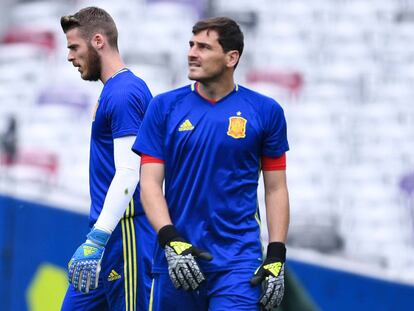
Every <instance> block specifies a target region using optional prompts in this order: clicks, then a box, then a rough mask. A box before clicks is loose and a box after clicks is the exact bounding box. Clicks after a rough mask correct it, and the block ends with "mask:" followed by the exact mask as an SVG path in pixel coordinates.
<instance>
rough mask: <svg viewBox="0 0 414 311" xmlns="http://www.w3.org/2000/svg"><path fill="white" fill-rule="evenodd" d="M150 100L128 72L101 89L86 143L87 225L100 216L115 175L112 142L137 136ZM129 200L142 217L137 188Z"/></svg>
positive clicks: (120, 72) (144, 88) (142, 83)
mask: <svg viewBox="0 0 414 311" xmlns="http://www.w3.org/2000/svg"><path fill="white" fill-rule="evenodd" d="M151 99H152V95H151V92H150V90H149V89H148V87H147V85H146V84H145V82H144V81H143V80H141V79H140V78H138V77H137V76H135V75H134V74H133V73H132V72H131V71H130V70H128V69H123V70H121V71H119V72H118V73H117V74H115V75H114V76H112V77H111V78H110V79H108V80H107V81H106V83H105V85H104V87H103V90H102V92H101V95H100V97H99V100H98V103H97V107H96V110H95V114H94V120H93V122H92V132H91V142H90V158H89V188H90V195H91V209H90V215H89V221H90V225H91V226H92V225H93V224H95V222H96V220H97V219H98V216H99V214H100V213H101V210H102V207H103V204H104V201H105V196H106V193H107V192H108V189H109V186H110V184H111V182H112V179H113V177H114V175H115V163H114V139H115V138H119V137H123V136H129V135H134V136H135V135H137V132H138V129H139V127H140V126H141V123H142V119H143V117H144V113H145V111H146V110H147V107H148V103H149V101H150V100H151ZM133 199H134V203H135V214H139V213H141V214H142V213H143V210H142V206H141V204H140V200H139V186H137V190H136V191H135V193H134V195H133ZM130 216H132V215H130Z"/></svg>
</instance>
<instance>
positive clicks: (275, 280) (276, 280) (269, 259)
mask: <svg viewBox="0 0 414 311" xmlns="http://www.w3.org/2000/svg"><path fill="white" fill-rule="evenodd" d="M285 260H286V248H285V245H284V244H283V243H280V242H272V243H269V245H268V247H267V256H266V260H265V261H264V262H263V264H262V265H261V266H260V267H259V268H258V269H257V270H256V272H255V274H254V276H253V278H252V279H251V280H250V283H251V284H252V285H253V286H256V285H258V284H259V283H263V293H262V296H261V297H260V304H261V305H262V306H263V308H264V309H265V310H271V309H272V308H276V307H278V306H279V305H280V304H281V303H282V299H283V294H284V291H285V284H284V262H285Z"/></svg>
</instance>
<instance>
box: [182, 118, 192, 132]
mask: <svg viewBox="0 0 414 311" xmlns="http://www.w3.org/2000/svg"><path fill="white" fill-rule="evenodd" d="M193 129H194V126H193V125H192V124H191V122H190V120H188V119H187V120H185V121H184V122H183V123H182V124H181V125H180V127H179V128H178V131H179V132H183V131H191V130H193Z"/></svg>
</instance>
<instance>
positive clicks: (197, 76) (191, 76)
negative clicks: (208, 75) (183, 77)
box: [188, 70, 203, 81]
mask: <svg viewBox="0 0 414 311" xmlns="http://www.w3.org/2000/svg"><path fill="white" fill-rule="evenodd" d="M202 78H203V75H200V74H197V73H196V72H193V71H191V70H190V71H189V72H188V79H190V80H194V81H198V80H200V79H201V80H202Z"/></svg>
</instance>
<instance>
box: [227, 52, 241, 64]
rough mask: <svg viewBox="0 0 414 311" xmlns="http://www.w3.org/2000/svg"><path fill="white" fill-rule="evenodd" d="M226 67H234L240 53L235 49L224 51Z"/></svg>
mask: <svg viewBox="0 0 414 311" xmlns="http://www.w3.org/2000/svg"><path fill="white" fill-rule="evenodd" d="M226 54H227V55H226V60H227V67H235V66H236V65H237V63H238V62H239V58H240V53H239V51H237V50H231V51H228V52H227V53H226Z"/></svg>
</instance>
